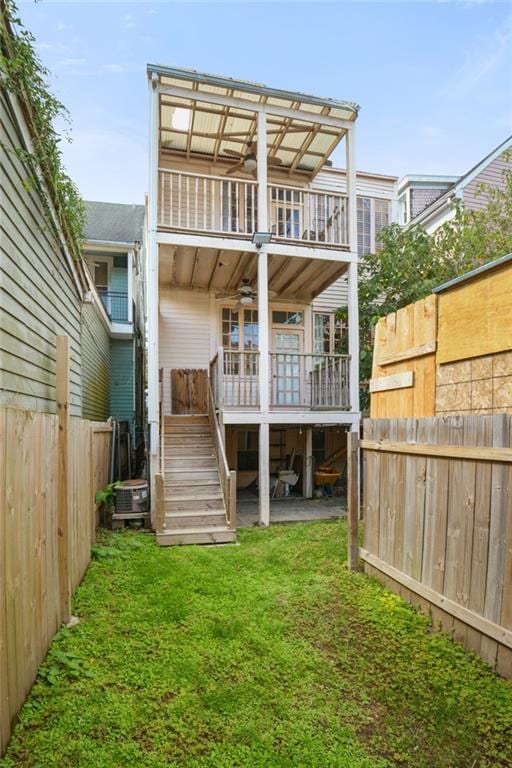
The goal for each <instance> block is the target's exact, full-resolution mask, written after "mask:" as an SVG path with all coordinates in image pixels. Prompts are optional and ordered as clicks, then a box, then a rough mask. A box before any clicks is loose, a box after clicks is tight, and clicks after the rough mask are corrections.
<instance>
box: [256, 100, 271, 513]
mask: <svg viewBox="0 0 512 768" xmlns="http://www.w3.org/2000/svg"><path fill="white" fill-rule="evenodd" d="M257 162H258V169H257V174H258V176H257V180H258V232H268V200H267V115H266V112H265V110H262V111H260V112H258V130H257ZM258 349H259V353H260V355H259V357H260V360H259V390H260V416H261V419H262V422H265V423H261V424H260V435H259V513H260V524H261V525H268V524H269V522H270V464H269V426H268V423H267V414H268V410H269V390H270V387H269V381H270V371H269V367H270V366H269V362H270V361H269V349H270V344H269V322H268V253H267V249H266V246H264V245H263V246H262V247H261V248H260V249H259V251H258Z"/></svg>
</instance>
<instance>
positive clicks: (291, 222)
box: [268, 184, 348, 248]
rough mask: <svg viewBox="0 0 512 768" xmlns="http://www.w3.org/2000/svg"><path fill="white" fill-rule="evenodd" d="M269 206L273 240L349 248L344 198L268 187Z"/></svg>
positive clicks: (335, 195) (275, 186) (301, 190)
mask: <svg viewBox="0 0 512 768" xmlns="http://www.w3.org/2000/svg"><path fill="white" fill-rule="evenodd" d="M268 207H269V221H270V227H271V231H272V234H273V235H274V237H275V238H276V240H292V241H295V242H301V243H303V244H315V245H317V244H318V245H320V244H321V245H339V246H340V247H343V248H347V247H348V226H347V210H348V205H347V198H346V196H345V195H339V194H335V193H332V192H316V191H313V190H310V189H301V188H299V187H285V186H282V185H280V184H279V185H278V184H269V185H268Z"/></svg>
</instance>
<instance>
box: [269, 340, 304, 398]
mask: <svg viewBox="0 0 512 768" xmlns="http://www.w3.org/2000/svg"><path fill="white" fill-rule="evenodd" d="M303 341H304V332H303V330H302V329H301V330H288V329H286V330H284V329H283V330H276V329H274V330H273V331H272V342H273V343H272V350H273V354H272V403H273V404H274V405H300V403H301V401H302V397H301V395H302V386H301V384H302V378H303V377H302V367H303V357H302V349H303Z"/></svg>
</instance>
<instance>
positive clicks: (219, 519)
mask: <svg viewBox="0 0 512 768" xmlns="http://www.w3.org/2000/svg"><path fill="white" fill-rule="evenodd" d="M203 525H220V526H225V525H226V513H225V512H224V510H223V509H208V510H202V511H201V510H197V509H191V510H188V511H185V512H169V513H167V514H166V515H165V527H166V529H167V530H168V531H169V530H173V529H175V528H189V527H192V528H193V527H197V526H203Z"/></svg>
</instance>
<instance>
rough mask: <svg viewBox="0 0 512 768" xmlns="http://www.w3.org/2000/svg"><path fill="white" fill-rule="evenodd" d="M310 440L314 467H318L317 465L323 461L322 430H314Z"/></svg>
mask: <svg viewBox="0 0 512 768" xmlns="http://www.w3.org/2000/svg"><path fill="white" fill-rule="evenodd" d="M312 438H313V440H312V442H313V445H312V449H313V461H314V466H315V467H318V465H319V464H321V463H322V461H324V459H325V431H324V430H323V429H322V430H320V429H314V430H313V433H312Z"/></svg>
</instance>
